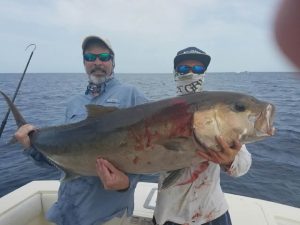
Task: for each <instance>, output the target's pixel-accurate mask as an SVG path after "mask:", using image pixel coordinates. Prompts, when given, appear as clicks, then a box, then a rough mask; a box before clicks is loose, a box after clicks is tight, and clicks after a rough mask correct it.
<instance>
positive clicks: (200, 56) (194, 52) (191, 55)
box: [174, 47, 210, 69]
mask: <svg viewBox="0 0 300 225" xmlns="http://www.w3.org/2000/svg"><path fill="white" fill-rule="evenodd" d="M187 59H194V60H198V61H200V62H202V63H203V65H204V66H205V68H206V69H207V67H208V65H209V63H210V56H209V55H208V54H206V53H205V52H204V51H202V50H200V49H198V48H196V47H188V48H185V49H182V50H180V51H179V52H177V55H176V56H175V58H174V68H176V66H177V65H178V63H180V62H181V61H183V60H187Z"/></svg>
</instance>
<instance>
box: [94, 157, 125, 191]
mask: <svg viewBox="0 0 300 225" xmlns="http://www.w3.org/2000/svg"><path fill="white" fill-rule="evenodd" d="M96 170H97V174H98V177H99V178H100V179H101V181H102V183H103V186H104V189H106V190H116V191H117V190H125V189H127V188H128V187H129V178H128V176H127V175H126V174H125V173H123V172H122V171H120V170H118V169H117V168H116V167H114V166H113V165H112V164H111V163H110V162H108V161H107V160H105V159H102V158H98V159H97V161H96Z"/></svg>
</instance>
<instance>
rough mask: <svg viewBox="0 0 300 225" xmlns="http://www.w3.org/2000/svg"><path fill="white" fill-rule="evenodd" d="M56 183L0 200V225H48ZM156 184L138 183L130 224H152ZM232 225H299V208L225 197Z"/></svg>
mask: <svg viewBox="0 0 300 225" xmlns="http://www.w3.org/2000/svg"><path fill="white" fill-rule="evenodd" d="M58 186H59V182H58V181H33V182H31V183H28V184H27V185H25V186H23V187H21V188H19V189H17V190H15V191H14V192H11V193H9V194H8V195H5V196H3V197H2V198H0V225H50V224H51V223H49V222H47V221H46V220H45V218H44V215H45V212H47V210H48V209H49V208H50V207H51V205H52V204H53V203H54V202H55V201H56V199H57V190H58ZM156 193H157V184H154V183H139V184H138V186H137V189H136V192H135V209H134V217H133V218H132V224H134V225H137V224H145V225H146V224H152V223H151V219H152V215H153V209H154V207H155V201H156ZM225 196H226V199H227V200H228V203H229V207H230V209H229V211H230V215H231V218H232V223H233V225H241V224H242V225H300V208H295V207H291V206H286V205H282V204H277V203H273V202H268V201H264V200H259V199H255V198H249V197H244V196H239V195H233V194H225Z"/></svg>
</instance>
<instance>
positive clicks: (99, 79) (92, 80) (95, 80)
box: [89, 74, 108, 84]
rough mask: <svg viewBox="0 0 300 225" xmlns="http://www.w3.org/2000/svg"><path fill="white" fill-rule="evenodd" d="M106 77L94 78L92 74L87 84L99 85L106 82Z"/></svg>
mask: <svg viewBox="0 0 300 225" xmlns="http://www.w3.org/2000/svg"><path fill="white" fill-rule="evenodd" d="M107 77H108V76H107V75H105V76H95V75H93V74H91V75H89V82H90V83H93V84H101V83H103V82H105V81H106V79H107Z"/></svg>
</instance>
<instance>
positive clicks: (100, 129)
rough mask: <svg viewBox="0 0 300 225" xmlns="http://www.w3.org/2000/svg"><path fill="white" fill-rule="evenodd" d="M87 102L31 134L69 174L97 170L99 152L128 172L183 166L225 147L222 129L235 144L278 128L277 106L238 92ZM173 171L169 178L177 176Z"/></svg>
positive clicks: (19, 122) (35, 143) (36, 145)
mask: <svg viewBox="0 0 300 225" xmlns="http://www.w3.org/2000/svg"><path fill="white" fill-rule="evenodd" d="M0 93H1V94H2V95H3V96H4V98H5V100H6V102H7V103H8V105H9V107H10V109H11V111H12V113H13V115H14V118H15V120H16V123H17V125H18V126H19V127H20V126H21V125H23V124H25V123H26V122H25V120H24V119H23V117H22V116H21V114H20V112H19V111H18V109H17V108H16V106H15V105H14V104H13V103H12V102H11V101H10V99H9V98H8V97H7V96H6V95H5V94H4V93H3V92H0ZM86 108H87V112H88V116H87V118H86V119H85V120H83V121H80V122H77V123H73V124H67V125H62V126H52V127H46V128H40V129H38V130H36V131H35V132H33V133H32V134H31V135H30V140H31V144H32V147H33V148H35V149H36V150H37V151H39V152H41V153H42V154H43V155H44V156H46V157H47V158H48V159H49V160H50V161H51V162H52V163H53V164H55V165H56V166H57V167H59V168H61V169H62V170H63V171H65V172H66V173H67V174H69V175H70V174H72V175H85V176H96V168H95V162H96V158H97V157H102V158H105V159H107V160H108V161H110V162H111V163H112V164H114V165H115V166H116V167H117V168H119V169H120V170H122V171H124V172H127V173H135V174H146V173H157V172H162V171H180V169H183V168H186V167H189V166H191V165H193V164H195V163H200V162H202V161H203V159H202V158H201V157H200V156H199V155H198V154H197V151H198V150H199V149H203V147H206V148H212V149H214V150H216V151H219V149H220V147H219V146H218V143H217V142H216V139H215V137H216V136H218V135H221V136H222V137H223V139H224V140H225V141H226V142H227V143H228V144H229V145H231V144H233V143H234V140H239V141H240V142H241V143H242V144H245V143H250V142H255V141H258V140H261V139H263V138H265V137H268V136H271V135H273V134H274V127H273V118H274V110H275V109H274V106H273V105H272V104H270V103H267V102H263V101H259V100H257V99H255V98H254V97H252V96H249V95H245V94H241V93H234V92H201V93H195V94H189V95H185V96H180V97H174V98H169V99H164V100H160V101H154V102H150V103H146V104H142V105H138V106H135V107H131V108H127V109H117V108H111V107H103V106H96V105H87V106H86ZM175 174H176V173H175ZM170 176H172V177H173V178H172V177H171V179H168V180H167V181H166V182H172V179H175V178H176V176H174V173H173V174H172V173H171V175H170ZM164 185H165V186H166V185H168V184H164Z"/></svg>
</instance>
